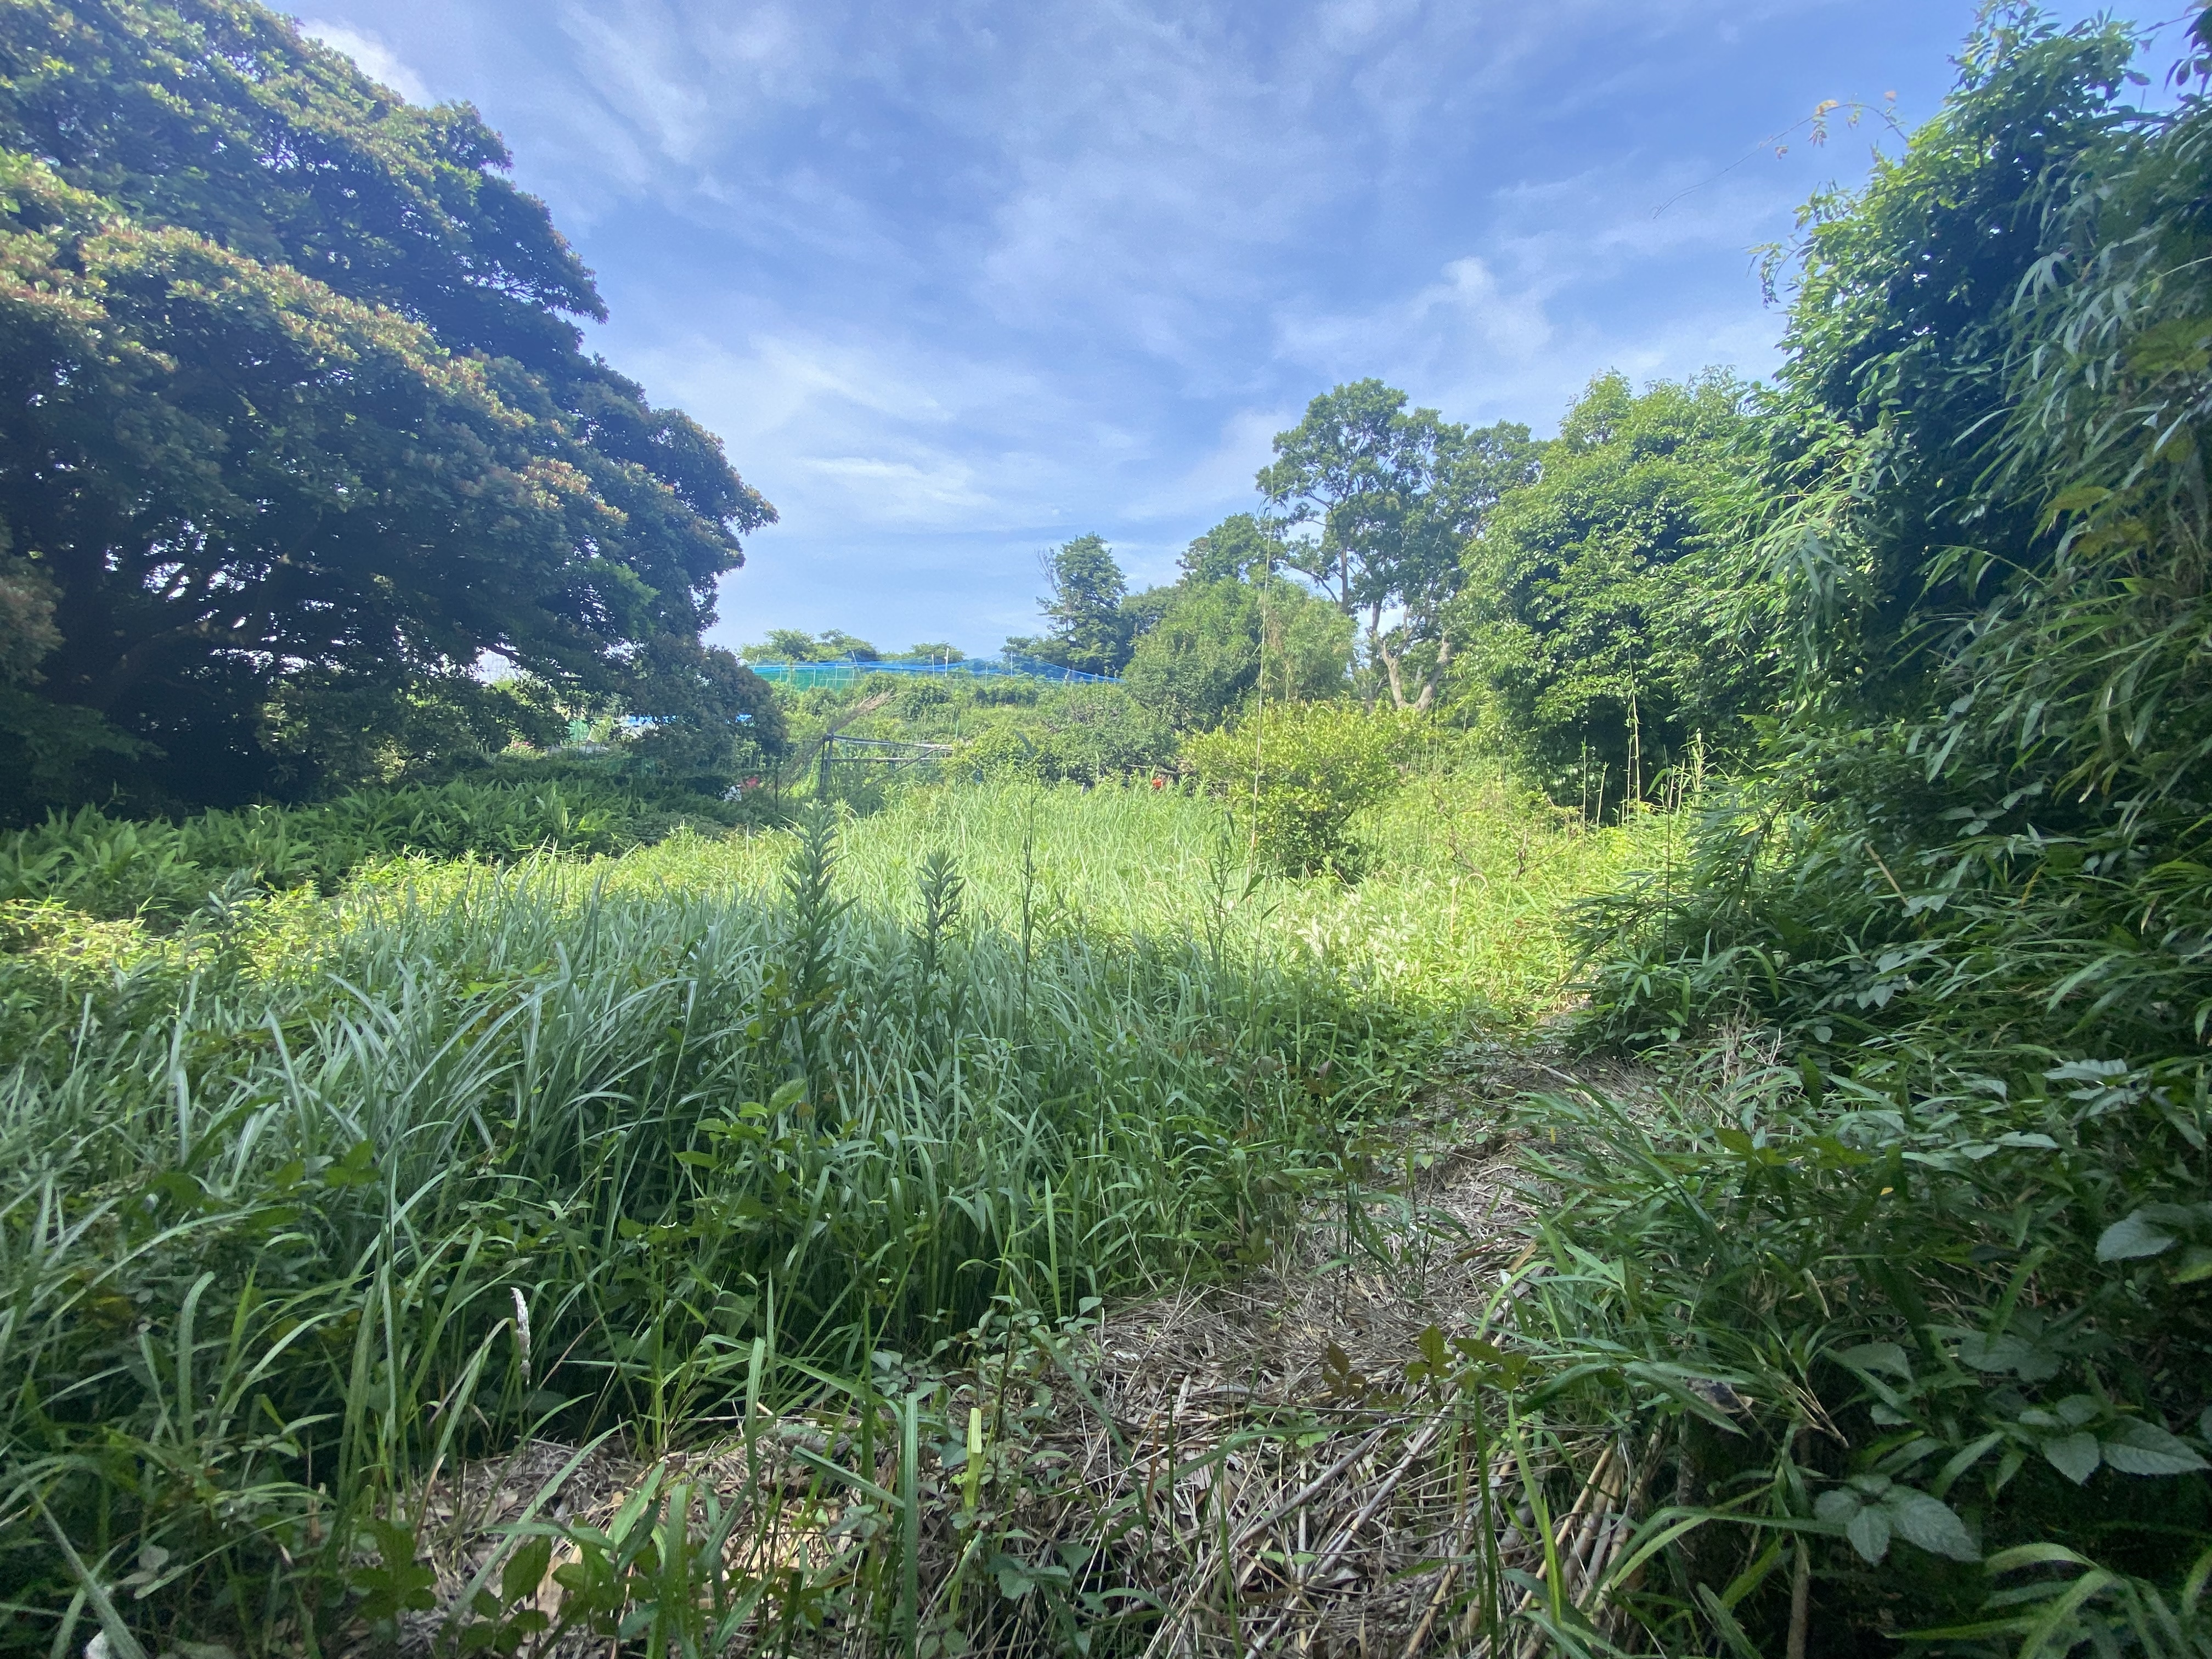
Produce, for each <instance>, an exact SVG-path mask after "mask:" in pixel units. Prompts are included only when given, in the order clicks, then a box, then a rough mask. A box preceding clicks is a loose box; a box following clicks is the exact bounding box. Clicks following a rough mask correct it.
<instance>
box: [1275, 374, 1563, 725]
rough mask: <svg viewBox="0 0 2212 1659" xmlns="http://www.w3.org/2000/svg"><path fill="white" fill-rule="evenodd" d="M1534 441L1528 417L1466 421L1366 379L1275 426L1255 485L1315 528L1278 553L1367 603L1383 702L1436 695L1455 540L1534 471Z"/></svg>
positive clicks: (1455, 587)
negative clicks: (1410, 402)
mask: <svg viewBox="0 0 2212 1659" xmlns="http://www.w3.org/2000/svg"><path fill="white" fill-rule="evenodd" d="M1538 450H1539V447H1538V446H1537V445H1535V444H1534V443H1532V442H1531V441H1529V437H1528V428H1526V427H1525V426H1516V425H1512V424H1510V423H1506V422H1500V423H1499V424H1498V425H1496V426H1492V427H1486V428H1477V429H1475V430H1472V431H1470V430H1469V429H1468V428H1465V427H1460V426H1455V425H1452V424H1451V423H1450V422H1447V421H1445V420H1443V418H1442V417H1440V416H1438V415H1437V411H1436V410H1432V409H1417V410H1413V411H1412V412H1410V413H1408V412H1407V409H1406V394H1405V393H1404V392H1400V391H1398V390H1396V389H1395V388H1394V387H1391V386H1384V385H1383V382H1382V381H1380V380H1360V381H1357V382H1355V383H1353V384H1351V385H1348V386H1337V387H1336V388H1334V390H1333V391H1330V392H1324V393H1323V394H1322V396H1320V397H1318V398H1315V399H1314V400H1313V402H1312V403H1311V404H1309V405H1308V406H1307V409H1306V414H1305V418H1304V420H1303V421H1301V422H1299V423H1298V424H1297V426H1296V427H1295V428H1292V429H1291V430H1290V431H1288V432H1280V433H1278V434H1276V435H1275V441H1274V451H1275V459H1274V461H1273V464H1271V465H1268V466H1267V467H1264V468H1262V469H1261V472H1260V475H1259V477H1258V479H1257V483H1258V487H1259V489H1260V492H1261V495H1265V496H1266V497H1267V501H1268V502H1269V504H1270V505H1271V506H1272V507H1275V508H1276V509H1278V510H1279V511H1282V510H1285V509H1287V510H1286V511H1285V516H1284V518H1283V519H1282V520H1281V522H1282V523H1283V524H1289V525H1297V524H1308V523H1310V524H1316V525H1317V526H1319V534H1318V535H1317V536H1316V537H1315V538H1309V539H1305V540H1302V541H1299V542H1297V543H1294V544H1286V551H1285V563H1286V564H1287V565H1288V566H1289V568H1291V569H1294V570H1297V571H1300V572H1301V573H1303V574H1304V575H1306V576H1307V577H1309V578H1310V580H1313V581H1315V582H1316V583H1317V584H1318V585H1319V586H1321V588H1322V591H1323V592H1327V593H1328V594H1329V595H1330V596H1331V597H1332V598H1333V599H1334V600H1335V601H1336V604H1337V606H1338V608H1339V609H1340V610H1341V611H1343V612H1344V614H1345V615H1346V616H1347V617H1351V616H1357V615H1360V614H1362V613H1364V616H1365V617H1366V623H1367V630H1366V631H1367V647H1368V653H1369V655H1370V658H1371V659H1372V665H1377V666H1379V668H1380V671H1381V672H1382V674H1383V681H1384V684H1387V686H1388V688H1389V693H1390V697H1391V702H1392V703H1393V704H1394V706H1395V707H1397V708H1401V709H1406V708H1410V709H1414V710H1417V711H1425V710H1426V709H1427V708H1429V707H1430V705H1431V702H1433V701H1434V700H1435V697H1436V695H1437V690H1439V689H1440V687H1441V685H1442V683H1443V676H1444V672H1445V671H1446V669H1447V668H1448V667H1449V664H1450V661H1451V651H1452V641H1451V639H1450V636H1449V634H1448V633H1447V631H1446V629H1445V627H1444V615H1445V611H1446V609H1447V607H1448V606H1449V605H1450V603H1451V600H1452V599H1453V597H1454V596H1455V594H1456V593H1457V592H1459V587H1460V582H1461V579H1462V569H1461V559H1460V556H1461V550H1462V548H1464V547H1465V545H1466V544H1467V543H1468V539H1469V538H1471V537H1474V536H1476V535H1478V534H1480V532H1481V529H1482V526H1483V525H1484V523H1485V521H1486V519H1487V517H1488V515H1489V513H1490V512H1491V510H1492V508H1493V507H1496V506H1497V504H1498V501H1500V500H1501V499H1502V498H1503V497H1504V496H1505V495H1508V494H1509V493H1510V492H1511V491H1512V490H1514V489H1518V488H1520V487H1521V486H1522V485H1523V484H1525V483H1527V482H1528V480H1529V479H1530V478H1531V477H1534V473H1535V468H1536V460H1537V455H1538ZM1270 528H1271V532H1272V530H1273V526H1271V527H1270ZM1394 611H1395V613H1396V615H1397V617H1398V620H1397V621H1395V623H1393V624H1392V625H1391V626H1390V627H1389V628H1385V627H1384V625H1383V621H1384V617H1385V615H1386V614H1387V613H1391V612H1394ZM1409 680H1410V681H1411V684H1409Z"/></svg>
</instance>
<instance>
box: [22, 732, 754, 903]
mask: <svg viewBox="0 0 2212 1659" xmlns="http://www.w3.org/2000/svg"><path fill="white" fill-rule="evenodd" d="M513 770H520V769H513ZM734 816H735V810H734V809H733V808H732V806H730V805H728V804H726V803H725V802H722V801H720V800H717V799H711V798H706V797H692V796H681V797H659V798H656V797H653V796H651V795H647V794H645V793H641V792H638V791H635V790H633V789H629V788H625V787H623V786H622V785H621V784H620V783H619V782H617V781H614V780H612V779H611V778H605V777H599V776H594V775H592V773H591V772H590V771H589V770H588V769H586V768H584V767H578V766H568V767H563V766H559V765H553V766H547V767H545V769H544V772H543V774H542V775H531V774H530V773H528V772H523V773H522V775H520V776H510V777H507V778H501V779H492V780H477V779H470V778H459V779H453V780H451V781H447V782H446V783H442V784H437V785H429V784H410V785H406V786H404V787H399V788H391V789H361V790H356V791H353V792H351V793H347V794H343V795H340V796H338V797H337V799H333V800H329V801H325V802H322V803H320V804H319V805H313V806H247V807H241V808H239V809H237V810H235V811H212V812H201V813H197V814H195V815H194V816H192V817H188V818H185V819H184V820H182V821H181V822H178V823H168V822H165V821H163V820H160V819H155V820H152V821H146V822H139V821H133V820H131V819H127V818H120V817H110V816H108V815H107V814H106V813H104V812H102V811H100V810H99V809H97V808H96V807H89V806H88V807H82V808H80V809H79V810H78V811H75V812H68V813H56V814H54V815H52V816H51V817H48V818H47V819H46V822H45V823H42V824H39V825H36V826H34V827H33V828H31V829H19V830H16V831H14V832H13V833H11V834H8V835H5V836H0V902H6V901H10V900H16V901H31V902H40V901H49V900H51V901H57V902H60V903H62V904H64V905H66V906H68V907H69V908H70V909H72V910H78V911H82V912H83V913H85V914H86V915H93V916H102V917H122V916H143V917H144V918H146V919H148V920H149V921H174V920H176V919H177V918H179V917H181V916H184V915H187V914H188V913H190V912H191V911H193V910H196V909H198V908H201V907H202V906H204V905H205V904H206V903H207V902H208V901H209V898H210V895H211V894H217V893H220V892H222V891H224V890H227V889H228V890H236V889H240V888H272V889H284V888H291V887H313V888H319V889H320V890H323V891H325V892H331V891H335V890H337V888H338V887H339V886H340V885H341V884H343V882H344V881H345V879H346V878H347V877H349V875H351V874H352V873H353V872H355V871H356V870H357V869H359V868H360V867H361V866H363V865H365V864H368V863H371V862H373V861H374V860H379V859H389V858H396V857H399V856H401V855H403V854H415V855H418V856H422V857H426V858H438V859H477V860H483V861H484V862H487V863H492V864H506V863H510V862H512V861H513V860H516V859H519V858H520V857H522V856H524V855H525V854H530V853H533V852H537V851H538V850H540V849H542V848H551V849H555V850H558V851H563V852H571V853H587V854H588V853H613V852H619V851H621V850H623V848H629V847H635V846H638V845H640V844H641V843H644V842H651V841H657V840H659V838H660V837H661V836H664V835H665V834H667V833H668V832H669V831H670V830H671V829H674V828H675V827H676V825H678V823H685V822H695V823H696V822H705V823H715V822H726V821H729V820H730V819H732V817H734Z"/></svg>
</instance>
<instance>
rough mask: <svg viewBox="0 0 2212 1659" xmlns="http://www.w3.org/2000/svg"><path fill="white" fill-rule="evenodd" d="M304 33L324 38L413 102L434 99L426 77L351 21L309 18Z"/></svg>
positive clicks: (368, 73) (365, 72)
mask: <svg viewBox="0 0 2212 1659" xmlns="http://www.w3.org/2000/svg"><path fill="white" fill-rule="evenodd" d="M300 33H302V34H304V35H306V36H307V38H308V39H309V40H319V41H321V42H322V43H323V45H325V46H328V47H329V48H330V49H331V51H333V52H343V53H344V54H345V55H346V56H347V57H349V58H352V59H353V61H354V63H355V64H356V66H357V67H358V68H359V69H360V70H361V72H362V74H363V75H366V76H368V78H369V79H370V80H372V81H375V82H380V83H382V84H383V85H385V86H387V87H389V88H392V91H394V92H396V93H398V94H399V95H400V96H401V97H402V98H404V99H405V100H407V101H408V102H409V103H410V104H427V103H429V102H431V101H432V100H431V97H430V89H429V88H428V85H427V84H426V83H425V82H424V81H423V79H422V76H419V75H417V74H416V73H415V71H414V70H411V69H410V68H409V67H408V66H407V64H405V62H404V61H403V60H402V59H401V58H400V56H399V54H398V52H394V51H393V50H392V48H391V46H388V45H386V43H385V41H384V40H382V39H381V38H380V36H378V35H375V34H372V33H369V32H368V30H366V29H358V28H355V27H352V26H350V25H349V24H345V23H328V22H321V21H311V20H306V19H303V20H301V24H300Z"/></svg>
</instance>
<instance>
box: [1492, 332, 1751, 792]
mask: <svg viewBox="0 0 2212 1659" xmlns="http://www.w3.org/2000/svg"><path fill="white" fill-rule="evenodd" d="M1743 398H1744V393H1743V391H1742V389H1741V387H1740V386H1737V385H1736V384H1735V383H1734V382H1733V381H1731V380H1728V379H1727V378H1725V377H1723V376H1711V377H1708V378H1706V379H1705V380H1696V381H1692V382H1690V383H1688V384H1686V385H1684V384H1670V383H1666V382H1662V383H1661V384H1659V385H1656V386H1652V387H1650V389H1649V390H1647V391H1645V392H1642V393H1640V394H1639V393H1638V392H1636V391H1635V389H1634V388H1633V387H1632V386H1630V385H1629V383H1628V381H1627V380H1626V379H1624V378H1623V377H1622V376H1620V375H1619V374H1607V375H1604V376H1602V377H1601V378H1600V379H1598V380H1595V381H1593V382H1592V383H1591V384H1590V386H1589V389H1588V390H1587V391H1585V392H1583V395H1582V397H1581V398H1579V399H1578V400H1577V402H1576V404H1575V405H1574V407H1573V408H1572V409H1571V410H1569V411H1568V414H1567V416H1566V418H1565V421H1564V422H1561V424H1560V429H1559V436H1558V437H1557V438H1556V439H1554V440H1553V441H1552V442H1551V443H1550V444H1549V445H1547V447H1546V448H1545V451H1544V459H1543V469H1542V476H1541V478H1539V479H1538V480H1537V481H1536V482H1534V483H1531V484H1528V486H1527V487H1525V488H1523V489H1520V490H1518V491H1517V492H1516V493H1509V494H1506V495H1504V497H1503V500H1502V502H1501V504H1500V505H1498V508H1497V511H1496V513H1494V515H1493V516H1492V517H1491V518H1490V520H1489V521H1488V523H1487V526H1486V528H1485V530H1484V532H1483V533H1482V534H1481V535H1480V537H1479V538H1477V539H1474V540H1473V541H1471V542H1468V543H1467V544H1465V547H1466V556H1465V564H1466V571H1467V585H1466V590H1465V592H1464V594H1463V596H1462V599H1460V602H1459V603H1458V604H1457V605H1455V607H1454V611H1453V616H1452V623H1453V629H1454V632H1455V634H1456V635H1460V636H1461V637H1462V638H1463V639H1464V641H1465V645H1464V647H1463V648H1464V651H1465V658H1464V666H1465V668H1466V669H1467V671H1468V672H1467V680H1468V682H1469V683H1470V684H1471V685H1472V686H1473V687H1474V689H1475V690H1476V691H1477V693H1478V696H1480V699H1481V701H1482V702H1484V703H1485V705H1486V708H1487V710H1488V712H1489V713H1490V714H1492V716H1493V717H1494V718H1495V719H1496V720H1498V724H1499V726H1500V728H1501V729H1502V730H1503V731H1504V732H1506V733H1508V734H1509V735H1510V738H1511V740H1512V741H1513V742H1515V743H1516V744H1518V745H1519V746H1520V748H1521V749H1522V752H1523V755H1524V757H1525V758H1526V759H1527V760H1528V762H1529V763H1531V764H1532V765H1533V767H1534V769H1535V770H1536V771H1537V772H1538V773H1539V774H1540V775H1541V776H1543V777H1544V778H1545V780H1546V781H1547V783H1548V784H1549V785H1550V787H1552V788H1553V789H1554V790H1555V791H1560V792H1564V793H1565V794H1566V795H1568V796H1569V797H1570V798H1573V797H1576V796H1578V795H1579V796H1586V797H1589V798H1590V799H1595V798H1596V797H1597V795H1598V793H1599V792H1600V791H1601V790H1606V791H1609V793H1610V798H1611V799H1616V800H1618V799H1624V798H1626V796H1628V795H1632V794H1635V793H1639V792H1640V791H1641V790H1642V788H1643V787H1644V786H1645V785H1646V784H1648V783H1649V782H1650V780H1651V778H1652V776H1653V775H1654V774H1655V773H1656V771H1657V770H1658V769H1660V768H1661V767H1662V765H1663V764H1664V763H1665V761H1666V760H1667V759H1668V757H1669V756H1670V755H1674V754H1678V753H1680V751H1681V750H1682V749H1683V747H1684V746H1685V744H1687V743H1688V742H1690V741H1691V740H1692V738H1693V737H1694V735H1695V734H1696V733H1697V732H1699V731H1700V730H1704V731H1706V732H1708V733H1709V735H1710V736H1711V738H1713V739H1714V740H1715V741H1718V740H1719V739H1720V738H1723V736H1724V735H1725V732H1724V730H1723V728H1724V727H1726V726H1729V724H1731V723H1732V721H1733V720H1734V717H1735V715H1736V714H1738V713H1739V712H1741V710H1742V709H1743V708H1745V707H1746V706H1747V704H1749V703H1750V702H1753V701H1755V700H1756V696H1757V674H1756V671H1755V665H1753V664H1749V663H1747V662H1745V661H1744V660H1743V659H1741V654H1740V653H1734V652H1730V651H1724V650H1719V649H1717V648H1716V647H1715V645H1714V641H1713V638H1712V635H1711V630H1710V629H1708V628H1707V627H1706V625H1705V615H1706V611H1707V609H1708V603H1707V602H1708V600H1709V599H1710V590H1711V586H1712V584H1713V582H1714V581H1715V580H1716V578H1715V576H1714V574H1713V572H1712V569H1711V565H1710V562H1709V560H1708V559H1707V558H1706V556H1705V555H1706V554H1707V552H1708V551H1709V550H1710V548H1711V540H1712V538H1711V535H1710V533H1709V530H1708V525H1709V521H1710V520H1711V517H1712V510H1711V509H1712V504H1713V502H1714V501H1715V499H1716V496H1717V495H1718V493H1719V492H1721V491H1722V490H1723V489H1724V488H1725V487H1726V485H1727V484H1728V483H1729V481H1730V480H1731V479H1733V478H1735V477H1737V476H1738V475H1739V474H1740V473H1741V471H1742V470H1743V464H1742V463H1741V461H1740V460H1738V459H1736V455H1735V447H1736V446H1737V445H1738V444H1739V442H1740V441H1741V440H1742V438H1743V437H1744V435H1745V432H1746V427H1747V416H1745V415H1744V413H1743V410H1742V404H1743ZM1606 780H1609V782H1607V781H1606Z"/></svg>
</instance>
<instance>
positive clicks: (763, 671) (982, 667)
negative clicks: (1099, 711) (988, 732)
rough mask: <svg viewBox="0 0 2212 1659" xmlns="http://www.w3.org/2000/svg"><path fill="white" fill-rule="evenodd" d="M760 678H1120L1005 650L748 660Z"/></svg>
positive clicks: (835, 681)
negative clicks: (949, 657)
mask: <svg viewBox="0 0 2212 1659" xmlns="http://www.w3.org/2000/svg"><path fill="white" fill-rule="evenodd" d="M746 666H747V667H748V668H750V669H751V670H752V671H753V672H754V673H756V674H757V675H759V676H760V677H761V678H763V679H764V680H769V681H772V682H774V683H775V684H779V685H791V686H796V687H799V688H800V689H801V690H805V689H808V688H811V687H814V686H827V687H829V689H830V690H843V689H845V688H846V687H848V686H851V685H857V684H860V682H861V681H862V680H864V679H866V678H868V677H869V676H870V675H872V674H900V675H907V674H927V675H937V676H940V677H941V676H944V675H947V674H968V675H971V676H973V677H974V678H977V679H1009V678H1019V679H1036V680H1053V681H1056V682H1060V683H1063V684H1072V685H1115V684H1120V682H1119V680H1117V679H1116V678H1115V676H1113V675H1111V674H1091V673H1085V671H1083V670H1082V669H1080V668H1068V667H1066V666H1064V665H1061V664H1060V663H1056V662H1043V661H1041V660H1039V659H1037V658H1035V657H1025V656H1022V655H1021V654H1019V653H1015V652H1007V653H1003V654H1001V655H1000V656H996V657H962V658H960V659H958V660H957V661H952V662H944V661H939V662H860V661H856V660H854V659H852V658H849V657H847V658H841V659H838V660H837V661H836V662H750V661H749V662H748V663H747V664H746Z"/></svg>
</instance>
